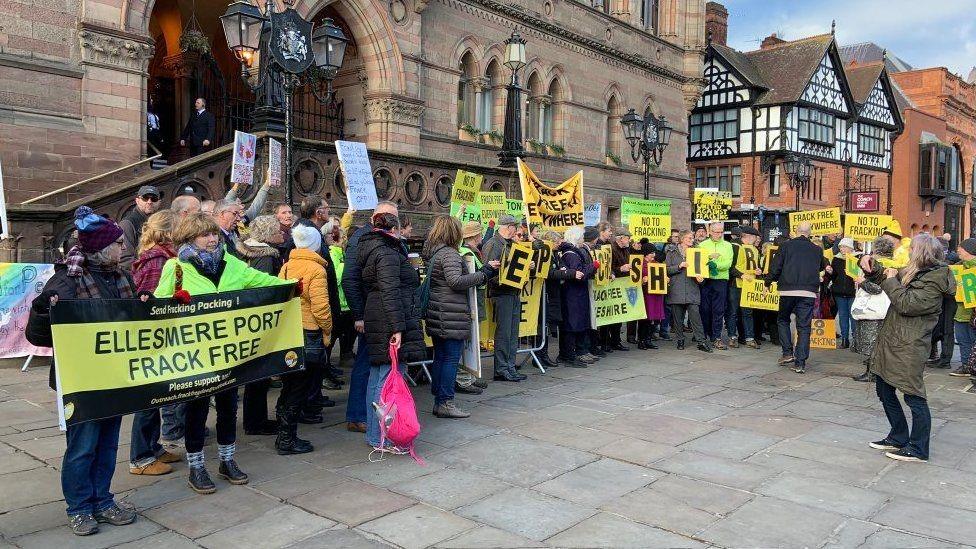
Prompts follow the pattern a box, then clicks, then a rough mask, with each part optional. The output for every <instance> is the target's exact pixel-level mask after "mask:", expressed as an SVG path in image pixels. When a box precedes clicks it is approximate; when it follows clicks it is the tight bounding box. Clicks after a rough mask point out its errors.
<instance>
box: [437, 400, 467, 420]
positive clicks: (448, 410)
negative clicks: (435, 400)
mask: <svg viewBox="0 0 976 549" xmlns="http://www.w3.org/2000/svg"><path fill="white" fill-rule="evenodd" d="M434 415H435V416H437V417H440V418H444V419H464V418H466V417H471V413H470V412H465V411H463V410H461V409H459V408H458V407H457V406H455V405H454V401H453V400H448V401H445V402H444V403H443V404H441V405H439V406H434Z"/></svg>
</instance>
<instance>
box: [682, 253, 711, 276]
mask: <svg viewBox="0 0 976 549" xmlns="http://www.w3.org/2000/svg"><path fill="white" fill-rule="evenodd" d="M685 263H687V264H688V267H687V273H688V276H690V277H691V278H695V277H696V276H700V277H702V278H710V277H709V276H708V255H706V254H705V250H702V249H701V248H688V249H687V250H685Z"/></svg>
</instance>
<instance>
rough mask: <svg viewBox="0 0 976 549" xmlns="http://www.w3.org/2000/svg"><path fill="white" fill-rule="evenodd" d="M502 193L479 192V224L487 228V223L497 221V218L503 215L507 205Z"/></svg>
mask: <svg viewBox="0 0 976 549" xmlns="http://www.w3.org/2000/svg"><path fill="white" fill-rule="evenodd" d="M505 200H506V198H505V193H503V192H487V191H486V192H481V193H478V206H479V207H480V208H481V224H482V225H484V226H486V227H487V226H488V222H489V221H498V218H499V217H501V216H503V215H505V212H506V211H507V208H508V206H507V204H506V202H505Z"/></svg>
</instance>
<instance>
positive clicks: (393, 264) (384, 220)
mask: <svg viewBox="0 0 976 549" xmlns="http://www.w3.org/2000/svg"><path fill="white" fill-rule="evenodd" d="M371 226H372V230H370V232H368V233H366V234H365V235H363V236H362V238H361V239H360V240H359V243H358V250H357V254H356V261H357V264H358V266H359V270H360V272H361V275H360V276H361V281H362V286H361V289H362V294H361V295H362V297H363V302H362V303H363V340H364V341H365V343H366V345H365V347H366V351H367V353H368V358H369V366H370V368H369V381H368V384H367V389H366V402H367V403H369V406H368V412H367V415H366V418H367V419H366V442H367V443H369V445H370V446H371V447H373V448H374V449H377V450H386V449H387V448H381V447H380V425H379V420H378V416H377V414H376V410H375V408H374V405H375V404H378V403H379V401H380V389H382V388H383V382H384V381H386V376H387V375H389V373H390V369H391V367H392V364H391V360H390V347H391V346H392V347H396V348H398V349H399V351H398V356H399V363H400V365H401V367H405V366H404V365H405V364H407V363H409V362H417V361H420V360H423V359H424V357H425V356H426V352H427V348H426V345H425V344H424V336H423V332H422V331H421V327H420V305H419V303H417V288H418V287H419V286H420V276H419V275H418V273H417V270H416V269H415V268H414V267H413V265H412V264H411V263H410V260H409V259H408V258H407V249H406V247H405V246H404V245H403V241H402V240H401V239H400V228H399V227H400V220H399V218H398V216H397V215H396V214H393V213H389V212H381V211H376V212H375V213H373V217H372V219H371ZM347 272H348V266H347ZM517 325H518V320H517V319H516V326H517Z"/></svg>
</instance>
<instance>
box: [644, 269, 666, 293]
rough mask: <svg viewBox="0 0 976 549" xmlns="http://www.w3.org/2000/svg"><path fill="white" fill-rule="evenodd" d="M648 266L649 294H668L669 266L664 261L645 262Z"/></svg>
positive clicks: (647, 290)
mask: <svg viewBox="0 0 976 549" xmlns="http://www.w3.org/2000/svg"><path fill="white" fill-rule="evenodd" d="M644 265H645V266H646V267H647V289H646V290H645V291H646V292H647V293H649V294H654V295H666V294H667V293H668V266H667V265H665V264H664V263H645V264H644Z"/></svg>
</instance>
